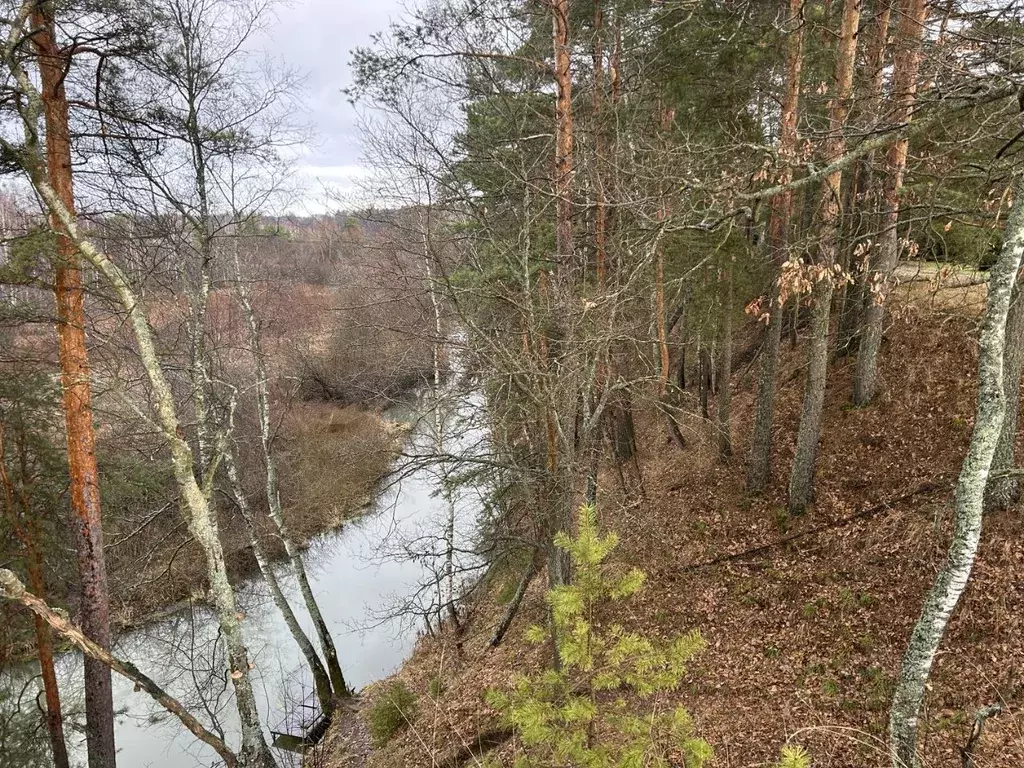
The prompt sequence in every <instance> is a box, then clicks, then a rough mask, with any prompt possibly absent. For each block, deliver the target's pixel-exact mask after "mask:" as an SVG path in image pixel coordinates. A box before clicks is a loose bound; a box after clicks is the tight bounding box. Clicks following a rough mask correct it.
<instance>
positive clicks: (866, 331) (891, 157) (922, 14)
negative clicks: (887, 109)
mask: <svg viewBox="0 0 1024 768" xmlns="http://www.w3.org/2000/svg"><path fill="white" fill-rule="evenodd" d="M900 12H901V13H900V15H901V19H900V27H899V40H898V43H897V45H898V47H897V49H896V53H895V60H894V62H893V86H892V92H893V99H894V101H895V109H894V114H893V117H892V121H891V122H892V123H893V124H894V125H903V124H905V123H907V122H908V121H909V120H910V117H911V111H912V110H913V107H914V100H915V97H916V94H917V73H918V70H919V69H920V66H921V39H922V36H923V34H924V22H925V19H926V18H927V13H928V11H927V7H926V3H925V0H903V2H902V4H901V6H900ZM908 148H909V141H908V140H907V139H900V140H899V141H897V142H895V143H894V144H893V145H892V146H890V147H889V150H888V152H887V154H886V159H885V173H886V176H885V181H884V183H883V189H882V221H881V227H882V229H881V231H880V232H879V236H878V246H877V248H876V249H875V250H874V253H873V255H872V259H871V271H870V273H869V275H868V277H867V285H868V288H869V290H868V291H867V296H866V299H865V307H864V323H863V327H862V329H861V340H860V347H859V350H858V352H857V370H856V374H855V376H854V380H853V402H854V405H858V406H863V405H867V404H868V403H870V402H871V401H872V400H873V399H874V397H875V395H876V394H877V392H878V353H879V350H880V349H881V346H882V331H883V328H884V323H885V306H886V301H887V299H888V292H889V288H890V284H891V282H892V276H893V272H894V271H895V270H896V264H897V262H898V260H899V238H898V234H897V230H896V227H897V225H898V224H899V216H900V201H899V194H900V189H901V188H902V186H903V174H904V173H905V171H906V168H907V150H908Z"/></svg>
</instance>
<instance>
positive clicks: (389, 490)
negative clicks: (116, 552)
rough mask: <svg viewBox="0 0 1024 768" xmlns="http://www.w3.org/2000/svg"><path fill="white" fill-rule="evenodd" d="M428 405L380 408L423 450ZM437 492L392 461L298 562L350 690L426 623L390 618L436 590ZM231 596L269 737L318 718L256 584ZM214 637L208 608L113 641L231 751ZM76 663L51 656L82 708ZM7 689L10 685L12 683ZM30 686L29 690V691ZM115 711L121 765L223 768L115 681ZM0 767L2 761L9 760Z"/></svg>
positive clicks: (437, 481) (227, 690)
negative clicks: (361, 510)
mask: <svg viewBox="0 0 1024 768" xmlns="http://www.w3.org/2000/svg"><path fill="white" fill-rule="evenodd" d="M474 399H475V398H470V399H469V400H467V401H465V403H464V404H463V405H462V406H461V407H459V408H456V409H454V413H455V414H456V415H455V416H453V417H450V418H449V419H446V423H448V424H451V422H452V421H453V420H457V419H458V415H459V414H460V413H463V412H465V411H466V410H467V409H468V410H469V411H472V410H475V406H476V405H478V404H477V403H474V402H472V400H474ZM431 402H432V398H431V397H430V395H429V393H427V394H425V395H424V397H423V398H421V400H420V401H419V402H418V403H417V404H416V405H415V406H413V407H408V406H407V407H402V406H398V407H396V408H393V409H391V410H390V411H389V412H388V417H389V418H391V419H394V420H405V421H410V422H411V423H412V429H411V432H410V438H409V440H408V443H407V451H406V452H407V453H411V454H420V455H423V454H426V453H427V452H429V450H430V447H431V445H432V444H433V432H434V429H433V426H432V419H431V418H429V417H425V418H421V419H418V420H415V421H414V420H413V417H414V415H415V414H416V413H421V414H422V413H424V412H425V411H426V410H427V408H429V407H430V403H431ZM447 431H448V428H446V432H447ZM455 431H456V430H455V429H453V430H452V432H453V433H454V432H455ZM481 434H482V433H481V432H480V431H479V430H478V429H469V430H467V431H464V432H462V434H461V437H459V438H458V439H453V440H452V441H451V445H450V446H446V448H448V450H462V449H465V450H468V451H470V452H474V451H476V450H479V443H480V442H481ZM325 471H329V468H325ZM441 488H442V481H441V477H440V473H439V471H438V470H437V469H436V467H433V466H430V465H429V464H428V463H426V462H422V461H421V462H418V463H416V464H414V465H412V466H407V467H406V468H405V469H404V470H403V469H402V462H401V461H400V462H399V465H398V467H397V468H396V470H395V472H394V473H393V474H392V476H391V477H390V478H388V479H387V480H386V481H385V483H384V488H383V490H382V492H381V493H380V495H379V497H378V498H377V499H376V500H375V502H374V503H373V505H372V507H371V509H370V510H369V511H368V512H367V513H366V514H365V515H364V516H362V517H360V518H358V519H356V520H353V521H352V522H349V523H347V524H345V525H344V526H343V527H342V528H341V529H339V530H338V531H333V532H329V533H325V534H323V535H321V536H319V537H317V538H316V539H315V540H314V541H313V542H312V543H311V546H310V547H309V549H308V550H307V551H306V553H305V555H304V559H305V563H306V567H307V570H308V572H309V576H310V580H311V583H312V586H313V591H314V593H315V594H316V597H317V600H318V602H319V604H320V608H321V610H322V612H323V614H324V618H325V620H326V621H327V624H328V627H329V628H330V630H331V632H332V633H333V636H334V641H335V644H336V646H337V649H338V656H339V659H340V660H341V663H342V667H343V669H344V672H345V675H346V679H347V681H348V683H349V685H350V686H352V687H354V688H355V689H359V688H362V687H364V686H365V685H367V684H369V683H372V682H374V681H376V680H379V679H381V678H383V677H386V676H388V675H390V674H391V673H392V672H394V671H395V670H396V669H397V668H398V667H399V666H400V665H401V664H402V662H403V661H404V660H405V659H406V658H408V656H409V654H410V653H411V651H412V648H413V646H414V644H415V642H416V640H417V637H418V635H419V633H420V632H422V631H423V630H424V623H423V621H422V618H419V617H411V616H409V615H408V613H407V612H406V615H404V616H403V615H395V614H396V613H400V612H401V611H400V610H399V608H400V607H401V606H406V605H407V604H409V603H418V602H421V601H422V600H424V599H427V600H429V599H432V598H434V597H435V592H434V591H432V590H429V589H427V590H424V585H426V584H430V583H431V582H433V581H434V580H435V579H436V573H437V572H438V569H439V565H440V563H439V559H438V557H437V554H436V553H437V550H438V541H439V537H440V536H441V534H442V532H443V530H444V526H445V523H446V521H447V519H448V515H449V500H448V499H446V498H445V496H444V494H443V493H442V492H441ZM451 503H452V504H454V508H455V511H456V514H457V520H458V526H457V528H458V530H457V545H458V547H459V549H461V550H469V549H471V542H470V541H469V540H470V539H471V537H472V531H473V529H474V525H473V521H474V519H475V516H476V511H477V510H478V509H479V508H480V507H479V499H478V498H477V494H476V493H475V492H472V491H463V492H461V493H459V494H457V495H456V497H455V498H454V499H453V500H452V502H451ZM463 559H465V558H463ZM277 572H278V575H279V578H280V580H281V583H282V587H283V588H284V589H285V592H286V594H287V595H288V596H289V598H290V600H291V602H292V605H293V606H295V607H296V613H297V614H299V615H300V617H301V618H302V619H307V617H306V616H305V612H304V610H303V609H302V601H301V598H300V596H299V593H298V586H297V584H296V583H295V581H294V579H293V578H292V577H291V576H290V574H289V571H288V568H287V567H286V566H285V565H284V564H279V565H278V566H277ZM236 591H237V594H238V602H239V606H240V609H241V610H242V611H243V612H244V613H245V620H244V630H245V639H246V644H247V646H248V647H249V650H250V653H251V656H252V658H253V659H254V661H255V665H256V667H255V670H254V686H255V688H256V690H257V695H258V698H259V703H260V707H261V710H262V715H263V722H264V725H265V728H266V729H267V735H268V741H270V739H271V731H277V732H289V731H291V732H300V731H301V728H302V726H303V725H309V724H310V723H311V722H312V720H313V719H314V717H315V714H316V713H315V711H313V710H312V709H311V706H310V705H311V704H312V703H313V702H314V701H315V697H314V696H313V695H312V691H313V687H312V682H311V678H310V675H309V673H308V670H307V669H306V668H305V666H304V660H303V658H302V656H301V654H300V652H299V650H298V647H297V646H296V644H295V642H294V640H293V639H292V637H291V635H290V634H289V633H288V630H287V628H286V627H285V625H284V622H283V621H282V620H281V617H280V614H279V613H278V611H277V609H276V607H275V606H274V604H273V603H272V602H271V600H270V598H269V595H268V593H267V591H266V586H265V584H264V583H263V581H262V580H261V579H259V578H255V579H252V580H249V581H246V582H244V583H242V584H240V585H238V586H237V588H236ZM304 626H305V629H306V630H307V633H308V634H309V635H310V637H315V634H314V633H313V631H312V626H311V625H310V623H309V622H308V620H307V621H305V622H304ZM216 638H217V622H216V620H215V618H214V616H213V614H212V612H211V611H210V610H209V609H208V608H205V607H196V608H195V609H193V610H189V609H186V610H183V611H181V612H180V613H178V614H176V615H174V616H172V617H170V618H167V619H165V620H161V621H159V622H155V623H153V624H151V625H148V626H146V627H144V628H141V629H138V630H133V631H131V632H127V633H124V634H122V635H121V636H119V637H118V638H117V640H116V644H115V653H116V654H117V655H119V656H121V657H122V658H127V659H129V660H131V661H132V662H133V663H135V664H136V665H137V666H138V667H139V668H140V669H142V670H143V671H144V672H146V673H147V674H149V675H150V676H151V677H153V678H154V679H155V680H156V681H157V682H158V683H160V684H161V685H162V686H164V687H165V689H167V690H168V691H169V692H170V693H172V695H174V696H176V697H178V698H179V699H180V700H181V701H182V703H183V704H185V705H186V707H187V708H188V709H190V711H191V712H192V713H193V714H195V715H196V716H197V717H199V719H200V720H201V721H202V722H203V723H204V724H205V725H207V727H210V726H211V725H214V724H218V725H219V727H220V728H221V729H222V730H223V733H224V734H225V736H226V738H227V741H228V743H229V744H230V745H237V743H238V738H237V736H238V728H237V713H236V712H235V709H234V702H233V699H232V694H231V686H230V685H229V684H227V683H226V682H225V671H224V669H225V663H224V660H223V649H222V644H220V643H218V642H217V641H216ZM81 667H82V660H81V656H80V655H78V654H77V653H65V654H62V655H61V657H60V658H59V659H58V674H59V677H60V680H61V693H62V696H63V697H64V700H65V705H66V706H67V707H68V708H69V709H74V708H76V707H75V702H78V708H79V709H80V706H81V704H80V701H81V685H82V684H81V676H82V669H81ZM24 671H27V670H24ZM11 682H12V681H11V680H8V685H10V683H11ZM17 682H20V681H17ZM15 687H20V686H15ZM26 690H28V691H29V693H30V694H32V693H34V690H32V688H31V686H30V687H29V688H28V689H26ZM114 706H115V710H116V712H117V721H116V734H115V735H116V743H117V749H118V764H119V765H121V766H127V767H129V768H146V767H147V766H148V767H149V768H193V767H198V766H212V765H217V764H219V762H220V761H219V759H218V758H217V755H216V753H214V752H213V750H212V749H210V748H209V747H207V746H206V745H205V744H202V743H201V742H198V741H197V740H196V739H195V738H194V737H193V736H192V734H191V733H189V732H188V731H186V730H185V729H184V727H183V726H182V725H181V724H180V723H179V722H178V720H177V719H175V718H174V717H172V716H169V715H168V714H167V713H166V712H165V711H164V710H163V709H162V708H161V707H159V706H158V705H156V704H155V703H154V702H153V701H152V700H151V699H149V697H148V696H146V695H145V694H144V693H141V692H135V691H133V688H132V684H131V683H130V682H129V681H127V680H125V679H124V678H120V677H118V676H117V675H115V676H114ZM215 732H216V731H215ZM40 737H42V734H40ZM68 738H69V745H68V746H69V749H70V750H71V753H72V760H73V762H74V763H76V764H80V765H84V764H85V758H86V755H85V745H84V737H83V736H82V734H81V733H79V732H77V731H71V732H70V733H69V735H68ZM278 756H279V758H280V760H281V763H282V764H283V765H284V764H288V763H289V762H290V761H294V759H295V757H294V756H293V755H290V754H289V753H285V752H283V751H280V750H278ZM0 763H3V764H4V765H5V766H6V765H9V764H10V763H7V762H6V761H5V760H0Z"/></svg>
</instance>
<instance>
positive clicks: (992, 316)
mask: <svg viewBox="0 0 1024 768" xmlns="http://www.w3.org/2000/svg"><path fill="white" fill-rule="evenodd" d="M1014 194H1015V199H1014V202H1013V211H1012V213H1011V214H1010V218H1009V220H1008V221H1007V223H1006V233H1005V236H1004V241H1003V248H1002V251H1001V253H1000V255H999V260H998V261H997V262H996V265H995V266H994V267H993V268H992V270H991V271H990V273H989V285H988V303H987V306H986V309H985V318H984V321H983V324H982V329H981V339H980V343H979V347H980V354H979V359H978V406H977V416H976V418H975V422H974V431H973V432H972V434H971V443H970V446H969V448H968V449H967V456H966V457H965V458H964V462H963V465H962V467H961V469H960V476H959V478H958V479H957V484H956V492H955V497H954V513H953V514H954V517H953V539H952V541H951V542H950V545H949V551H948V552H947V554H946V562H945V563H944V564H943V566H942V569H941V570H940V571H939V574H938V576H937V577H936V579H935V583H934V584H933V585H932V588H931V590H930V591H929V592H928V595H927V597H926V598H925V601H924V607H923V608H922V610H921V615H920V617H919V618H918V620H917V623H916V624H915V625H914V630H913V633H912V634H911V636H910V642H909V643H908V645H907V651H906V654H905V655H904V657H903V664H902V667H901V669H900V676H899V680H898V681H897V685H896V692H895V694H894V696H893V701H892V709H891V711H890V714H889V746H890V750H891V757H892V764H893V767H894V768H917V767H918V766H919V765H920V761H919V758H918V755H917V732H918V725H919V723H918V718H919V715H920V711H921V705H922V704H923V702H924V697H925V691H926V689H927V685H928V678H929V676H930V674H931V668H932V663H933V662H934V661H935V654H936V652H937V651H938V649H939V644H940V643H941V642H942V637H943V635H944V634H945V632H946V627H947V626H948V625H949V619H950V616H952V614H953V611H954V609H955V608H956V606H957V603H958V602H959V600H960V596H961V595H962V594H963V592H964V589H965V588H966V587H967V581H968V579H969V578H970V575H971V570H972V568H973V567H974V558H975V556H976V554H977V551H978V544H979V542H980V541H981V529H982V518H983V512H984V499H985V486H986V485H987V483H988V478H989V474H990V472H991V469H992V460H993V458H994V456H995V452H996V446H997V444H998V442H999V435H1000V432H1001V431H1002V427H1003V420H1004V418H1005V415H1006V400H1007V398H1006V392H1005V390H1004V387H1003V376H1004V355H1005V352H1006V343H1007V333H1006V332H1007V316H1008V314H1009V312H1010V302H1011V297H1012V296H1013V291H1014V286H1015V283H1016V279H1017V272H1018V270H1019V269H1020V266H1021V260H1022V258H1024V182H1022V181H1021V180H1020V179H1018V181H1017V183H1016V186H1015V188H1014Z"/></svg>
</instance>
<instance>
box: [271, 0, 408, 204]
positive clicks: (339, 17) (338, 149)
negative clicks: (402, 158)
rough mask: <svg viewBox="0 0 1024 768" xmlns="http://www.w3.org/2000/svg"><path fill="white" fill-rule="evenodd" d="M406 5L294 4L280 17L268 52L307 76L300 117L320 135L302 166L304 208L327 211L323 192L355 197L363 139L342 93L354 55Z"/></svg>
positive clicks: (321, 0) (335, 0)
mask: <svg viewBox="0 0 1024 768" xmlns="http://www.w3.org/2000/svg"><path fill="white" fill-rule="evenodd" d="M404 5H405V3H404V0H293V2H292V4H291V5H290V6H285V7H281V8H279V10H278V11H277V16H278V21H277V23H274V24H272V25H271V28H270V29H269V30H268V33H267V39H266V40H265V41H262V43H263V47H264V48H266V50H267V51H268V52H269V53H270V54H272V55H273V56H274V57H275V58H279V59H280V60H281V61H283V62H284V63H285V64H287V65H289V66H290V67H293V68H295V69H297V70H299V72H301V73H303V74H305V76H306V105H307V108H308V110H309V113H308V114H307V115H305V116H301V117H304V119H305V121H306V122H308V123H310V124H311V125H312V127H313V129H314V131H315V132H316V134H317V138H316V140H315V143H314V144H313V145H312V146H310V147H308V148H307V150H306V152H305V157H303V158H302V160H301V162H300V165H299V173H300V181H302V182H304V184H305V185H306V186H307V187H308V191H307V194H306V196H305V197H306V200H305V201H304V203H303V204H302V205H300V206H299V207H300V208H301V207H308V208H312V209H313V210H311V211H310V212H316V211H318V210H322V209H323V202H322V198H323V194H322V192H320V191H319V190H320V189H321V188H322V187H323V186H327V187H331V188H334V189H338V190H341V191H352V186H353V184H352V181H353V179H354V178H355V177H357V176H358V175H359V173H360V172H361V169H360V165H359V162H360V158H359V153H360V150H359V144H358V139H359V137H358V134H357V130H356V112H355V110H354V109H353V107H352V106H351V105H350V104H349V103H348V101H347V99H346V98H345V95H344V94H343V93H342V89H344V88H346V87H348V85H349V84H350V83H351V73H350V72H349V59H350V58H351V51H352V49H353V48H355V47H357V46H360V45H367V44H368V43H369V42H370V35H372V34H373V33H374V32H381V31H383V30H385V29H386V28H387V26H388V24H389V22H390V21H391V20H392V19H395V20H397V19H398V18H399V17H400V16H401V14H402V9H403V7H404ZM329 207H332V208H333V207H335V206H333V205H332V206H329ZM295 212H296V213H298V212H299V210H296V211H295Z"/></svg>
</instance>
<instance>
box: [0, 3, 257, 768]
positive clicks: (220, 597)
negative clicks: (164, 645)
mask: <svg viewBox="0 0 1024 768" xmlns="http://www.w3.org/2000/svg"><path fill="white" fill-rule="evenodd" d="M34 6H35V3H34V2H30V1H29V0H26V2H24V3H22V4H21V6H20V8H19V9H18V11H17V13H16V15H15V16H14V17H13V18H12V19H11V20H10V23H9V26H8V30H7V37H6V40H5V41H4V48H3V60H4V67H5V70H6V72H5V74H6V75H8V82H9V84H10V85H11V86H12V87H13V88H15V89H16V91H17V93H18V94H19V99H18V101H17V103H16V110H17V117H18V121H19V123H20V127H21V130H22V134H23V138H22V141H21V142H20V143H13V142H12V140H11V139H9V138H6V137H4V138H2V139H0V142H2V148H3V150H4V152H5V153H6V155H7V156H8V157H10V158H12V159H14V160H15V161H16V162H17V164H18V166H19V168H20V169H21V171H22V172H23V173H24V175H25V178H26V180H27V181H28V182H29V183H30V184H31V186H32V188H33V190H34V191H35V193H36V194H37V195H38V196H39V198H40V200H41V201H42V203H43V204H44V205H45V207H46V209H47V210H48V212H49V213H50V215H51V216H52V217H53V219H54V223H55V225H56V226H57V227H58V232H59V233H60V234H61V236H63V237H66V238H67V239H68V240H69V241H70V242H71V243H72V244H73V246H74V248H75V249H76V250H77V252H78V253H79V254H80V255H81V257H82V258H83V259H84V260H85V261H87V262H88V263H89V264H90V265H91V266H92V267H93V268H94V269H95V270H96V272H97V273H98V274H99V275H100V277H101V278H102V279H103V280H104V281H105V282H106V283H107V284H108V285H109V286H110V288H111V289H112V290H113V292H114V293H115V295H116V296H117V298H118V300H119V302H120V304H121V306H122V307H123V309H124V311H125V313H126V315H127V318H128V324H129V327H130V328H131V330H132V333H133V335H134V337H135V341H136V344H137V346H138V352H139V355H140V359H141V362H142V365H143V366H144V369H145V371H146V376H147V378H148V380H149V384H150V389H151V397H152V401H153V410H154V412H155V415H156V421H157V423H158V424H159V427H160V429H161V432H162V436H163V438H164V440H165V442H166V444H167V447H168V449H169V452H170V461H171V465H172V469H173V474H174V478H175V481H176V484H177V487H178V492H179V494H180V499H181V511H182V513H183V515H184V517H185V521H186V523H187V525H188V528H189V531H190V533H191V534H192V536H193V537H194V538H195V540H196V541H197V542H198V543H199V545H200V547H201V548H202V550H203V553H204V556H205V559H206V565H207V575H208V578H209V582H210V591H211V595H212V598H213V602H214V605H215V608H216V614H217V618H218V622H219V625H220V628H221V632H222V633H223V636H224V641H225V644H226V646H227V652H228V661H229V665H230V668H229V670H228V672H229V675H230V678H231V680H232V682H233V684H234V691H235V701H236V705H237V709H238V713H239V719H240V723H241V730H242V747H241V750H240V752H239V764H240V765H242V766H260V768H266V767H268V766H273V765H274V764H275V761H274V758H273V756H272V755H271V753H270V750H269V748H268V746H267V744H266V741H265V739H264V737H263V730H262V726H261V723H260V715H259V711H258V709H257V706H256V699H255V696H254V693H253V688H252V679H251V675H250V671H251V669H252V667H251V663H250V660H249V657H248V651H247V649H246V647H245V641H244V636H243V631H242V626H241V619H242V615H241V614H240V613H239V611H238V608H237V605H236V603H235V594H234V590H233V588H232V586H231V583H230V581H229V579H228V575H227V567H226V564H225V561H224V551H223V547H222V546H221V542H220V539H219V537H218V531H217V519H216V515H215V514H214V511H213V510H212V509H211V508H210V505H209V502H208V500H207V497H206V495H205V494H204V492H203V487H205V486H206V484H207V480H206V478H198V477H197V476H196V474H195V462H194V454H193V451H192V448H191V446H190V445H189V443H188V441H187V440H186V439H185V437H184V432H183V430H182V425H181V421H180V418H179V416H178V405H177V403H176V402H175V399H174V395H173V393H172V390H171V385H170V381H169V380H168V378H167V375H166V373H165V371H164V369H163V366H162V364H161V360H160V357H159V355H158V352H157V346H156V342H155V338H154V335H153V331H152V329H151V328H150V325H149V321H148V318H147V317H146V314H145V305H144V303H143V302H142V301H141V299H140V297H139V296H138V295H137V294H136V292H135V290H134V289H133V287H132V285H131V283H130V281H129V279H128V277H127V275H126V274H125V273H124V271H123V270H122V269H121V268H120V267H119V266H118V265H117V264H115V263H114V262H113V261H112V260H111V259H110V258H109V257H108V256H107V255H106V254H105V253H104V252H103V251H102V250H101V249H99V248H97V247H96V245H95V244H94V243H93V242H92V241H91V240H90V239H89V237H88V236H87V235H85V234H84V233H83V232H82V230H81V229H80V227H79V224H78V222H77V220H76V217H75V213H74V210H73V209H71V210H69V208H68V207H67V206H66V205H65V204H64V200H63V199H62V197H61V195H60V193H59V192H58V191H57V190H56V189H55V188H54V187H53V186H52V185H51V184H50V180H49V178H48V177H47V173H46V160H47V158H46V152H45V150H44V148H43V145H42V144H41V142H40V135H41V134H40V121H41V118H42V115H43V111H44V102H43V99H42V97H41V95H40V92H39V90H38V89H37V88H36V87H35V85H34V84H33V82H32V78H31V77H30V76H29V73H28V71H27V70H26V69H25V67H24V64H23V61H22V60H21V59H20V57H19V55H18V52H19V49H20V47H21V45H22V43H23V42H24V39H25V36H26V35H27V34H28V29H29V27H28V19H29V16H30V14H31V13H32V11H33V9H34Z"/></svg>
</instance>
